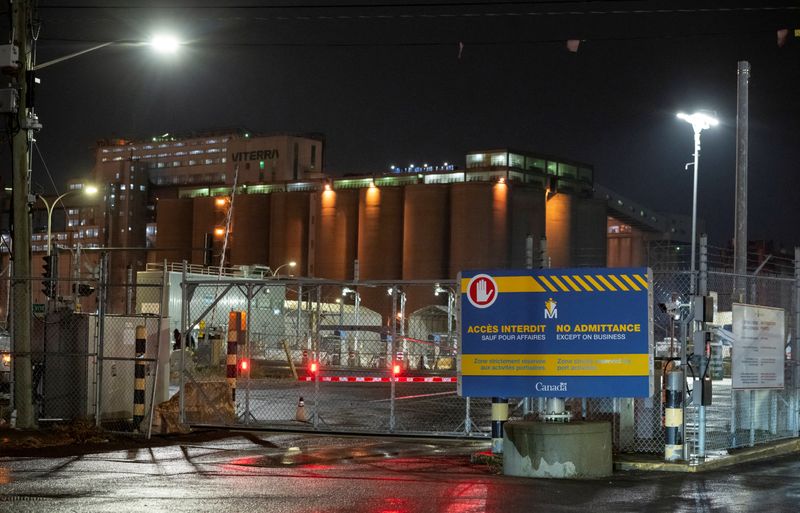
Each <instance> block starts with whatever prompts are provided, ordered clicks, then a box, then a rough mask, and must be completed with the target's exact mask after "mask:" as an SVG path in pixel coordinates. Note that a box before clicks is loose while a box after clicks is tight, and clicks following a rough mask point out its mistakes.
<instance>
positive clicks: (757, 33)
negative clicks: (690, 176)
mask: <svg viewBox="0 0 800 513" xmlns="http://www.w3.org/2000/svg"><path fill="white" fill-rule="evenodd" d="M772 34H774V31H773V30H751V31H742V30H730V31H717V32H698V33H691V34H671V33H670V34H666V33H662V34H657V33H650V34H648V35H643V36H598V37H582V38H581V41H588V42H592V41H593V42H625V41H653V40H688V39H702V38H709V39H711V38H720V37H729V36H737V37H750V38H753V37H763V36H765V35H772ZM566 39H567V38H566V37H559V38H547V39H544V38H542V39H520V40H470V39H468V38H464V39H461V40H460V41H455V40H452V39H449V40H446V41H397V42H375V41H323V42H315V43H312V42H280V41H277V42H276V41H270V42H235V41H217V40H215V41H213V42H212V41H208V42H206V43H204V42H202V41H193V42H192V46H193V47H200V48H202V47H204V46H210V47H213V48H358V47H364V48H415V47H419V48H426V47H450V46H454V45H457V44H458V43H459V42H461V43H463V44H465V45H469V46H471V47H475V46H487V47H488V46H510V45H551V44H564V41H565V40H566ZM39 42H40V44H41V43H47V44H50V43H61V44H64V43H74V44H96V43H98V41H97V40H94V39H81V38H45V37H42V38H40V40H39ZM130 42H134V41H130Z"/></svg>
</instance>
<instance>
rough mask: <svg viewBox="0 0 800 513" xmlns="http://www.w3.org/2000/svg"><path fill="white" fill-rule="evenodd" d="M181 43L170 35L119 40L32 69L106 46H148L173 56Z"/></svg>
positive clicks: (47, 65) (40, 64)
mask: <svg viewBox="0 0 800 513" xmlns="http://www.w3.org/2000/svg"><path fill="white" fill-rule="evenodd" d="M181 45H182V43H181V42H180V41H179V40H178V38H176V37H175V36H172V35H166V34H164V35H156V36H153V37H152V38H151V39H150V40H149V41H141V40H139V41H135V40H119V41H106V42H104V43H100V44H97V45H95V46H91V47H89V48H86V49H84V50H80V51H77V52H73V53H70V54H67V55H63V56H61V57H58V58H55V59H53V60H50V61H47V62H42V63H39V64H35V63H34V64H33V65H32V68H33V70H34V71H39V70H41V69H44V68H47V67H50V66H52V65H53V64H58V63H59V62H64V61H68V60H70V59H73V58H75V57H78V56H80V55H83V54H86V53H90V52H94V51H96V50H100V49H101V48H105V47H107V46H149V47H151V48H152V49H153V51H154V52H156V53H161V54H174V53H177V51H178V49H180V47H181Z"/></svg>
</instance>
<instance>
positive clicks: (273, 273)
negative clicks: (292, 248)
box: [267, 260, 297, 278]
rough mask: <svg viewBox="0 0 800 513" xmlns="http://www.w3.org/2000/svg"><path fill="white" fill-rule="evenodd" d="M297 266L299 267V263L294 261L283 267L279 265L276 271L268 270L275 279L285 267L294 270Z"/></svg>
mask: <svg viewBox="0 0 800 513" xmlns="http://www.w3.org/2000/svg"><path fill="white" fill-rule="evenodd" d="M296 265H297V262H295V261H294V260H292V261H291V262H286V263H285V264H283V265H279V266H278V267H277V268H276V269H275V270H274V271H273V270H272V269H270V268H269V267H267V270H268V271H269V272H270V276H272V277H273V278H274V277H276V276H278V271H280V270H281V269H283V268H284V267H291V268H292V269H294V267H295V266H296Z"/></svg>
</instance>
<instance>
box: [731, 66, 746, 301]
mask: <svg viewBox="0 0 800 513" xmlns="http://www.w3.org/2000/svg"><path fill="white" fill-rule="evenodd" d="M736 75H737V84H736V211H735V213H734V216H735V224H736V227H735V229H736V230H735V232H734V237H733V254H734V257H733V258H734V259H733V274H734V277H733V280H734V282H733V283H734V287H733V300H734V301H737V302H739V303H744V302H745V300H746V297H747V277H746V276H745V275H746V274H747V144H748V143H747V138H748V131H749V129H748V117H749V112H748V110H749V109H748V97H749V95H748V88H749V82H750V63H749V62H747V61H739V66H738V69H737V72H736Z"/></svg>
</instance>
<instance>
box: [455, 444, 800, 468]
mask: <svg viewBox="0 0 800 513" xmlns="http://www.w3.org/2000/svg"><path fill="white" fill-rule="evenodd" d="M798 452H800V438H796V439H792V440H784V441H781V442H775V443H773V444H769V445H762V446H758V447H748V448H745V449H737V450H736V452H734V453H733V454H728V455H726V456H721V457H719V458H714V459H710V460H706V461H703V462H701V463H697V464H694V465H692V464H689V463H684V462H666V461H652V460H651V461H645V460H636V459H633V457H630V456H622V457H618V458H615V459H614V470H615V471H632V470H634V471H637V470H638V471H643V472H683V473H697V472H708V471H711V470H717V469H721V468H725V467H731V466H734V465H741V464H743V463H751V462H756V461H762V460H766V459H770V458H775V457H779V456H785V455H787V454H793V453H798ZM629 458H630V459H629ZM470 462H471V463H474V464H479V465H488V466H491V467H494V468H499V469H502V468H503V455H502V454H492V452H491V451H479V452H474V453H472V455H471V456H470ZM501 473H502V470H501Z"/></svg>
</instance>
